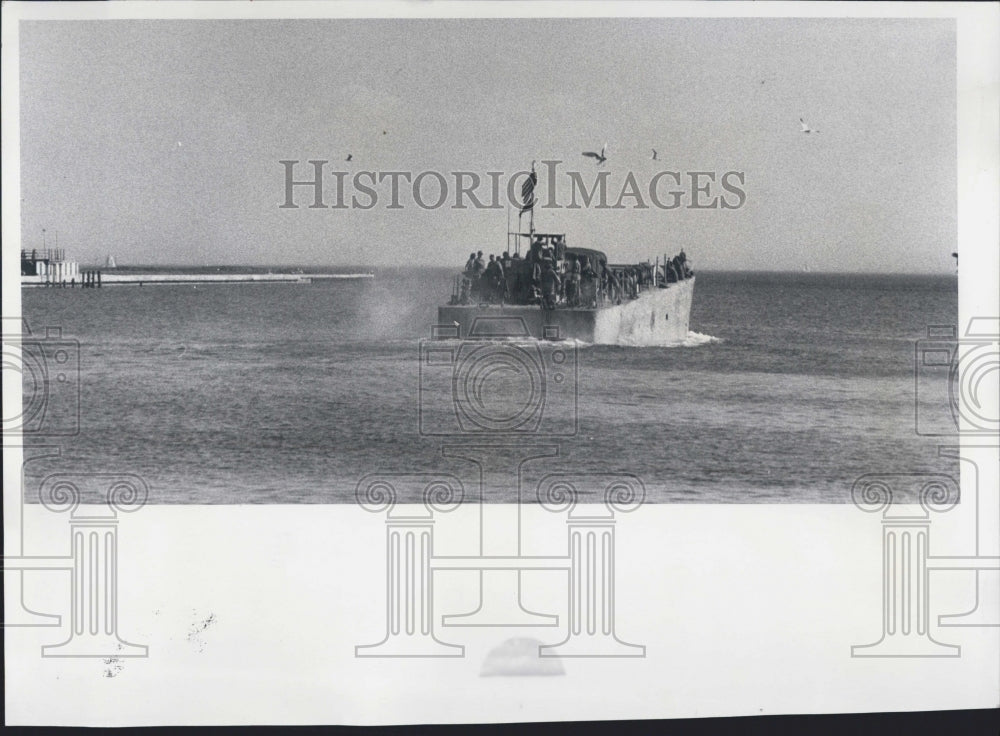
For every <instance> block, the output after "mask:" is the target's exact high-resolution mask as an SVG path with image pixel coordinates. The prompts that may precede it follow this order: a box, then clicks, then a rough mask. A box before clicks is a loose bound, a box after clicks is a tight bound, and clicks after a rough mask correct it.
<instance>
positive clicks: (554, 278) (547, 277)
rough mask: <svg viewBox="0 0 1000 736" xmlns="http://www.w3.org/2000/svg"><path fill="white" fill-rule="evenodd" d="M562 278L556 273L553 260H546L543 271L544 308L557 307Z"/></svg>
mask: <svg viewBox="0 0 1000 736" xmlns="http://www.w3.org/2000/svg"><path fill="white" fill-rule="evenodd" d="M561 284H562V280H561V279H560V278H559V274H557V273H556V269H555V267H554V266H553V265H552V261H546V263H545V270H544V271H543V272H542V307H543V308H544V309H555V308H556V301H557V300H558V299H559V287H560V286H561Z"/></svg>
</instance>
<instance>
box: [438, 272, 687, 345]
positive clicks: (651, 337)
mask: <svg viewBox="0 0 1000 736" xmlns="http://www.w3.org/2000/svg"><path fill="white" fill-rule="evenodd" d="M694 281H695V279H694V277H691V278H689V279H685V280H684V281H680V282H677V283H673V284H669V285H668V286H667V287H666V288H656V289H646V290H645V291H643V292H642V293H641V295H640V296H639V298H638V299H626V300H624V301H622V303H621V304H615V305H606V306H603V307H598V308H597V309H542V308H541V307H539V306H537V305H531V306H520V305H503V306H501V305H498V304H479V305H476V304H472V305H448V306H441V307H438V324H439V325H442V326H455V327H456V328H457V332H458V334H454V332H450V331H449V333H448V334H449V336H451V337H460V338H466V337H487V336H490V335H489V334H484V333H483V325H484V324H486V323H489V322H490V321H491V320H492V319H493V318H497V317H504V318H510V317H517V318H520V322H521V323H522V324H523V325H524V328H525V329H526V331H527V333H528V334H529V335H530V336H531V337H535V338H538V339H561V340H565V339H575V340H580V341H581V342H586V343H592V344H595V345H676V344H678V343H680V342H682V341H683V340H684V339H685V338H686V337H687V334H688V330H689V328H690V322H691V300H692V297H693V295H694ZM481 318H490V319H485V320H484V319H481ZM477 320H478V321H477ZM474 325H478V326H477V327H476V330H475V331H474V330H473V326H474ZM495 336H496V337H504V336H511V335H509V334H500V333H498V334H496V335H495Z"/></svg>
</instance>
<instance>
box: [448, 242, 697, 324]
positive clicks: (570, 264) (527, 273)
mask: <svg viewBox="0 0 1000 736" xmlns="http://www.w3.org/2000/svg"><path fill="white" fill-rule="evenodd" d="M549 243H550V244H549V245H546V242H545V241H543V240H542V239H540V238H539V239H535V240H534V241H533V242H532V244H531V249H530V250H529V251H528V253H527V255H526V257H524V258H521V256H520V254H519V253H515V254H514V255H513V256H511V255H510V253H509V252H508V251H504V253H503V255H502V256H499V257H497V256H494V255H493V254H490V256H489V260H488V261H487V260H485V259H484V258H483V252H482V251H478V252H476V253H470V254H469V260H468V261H466V263H465V270H464V272H463V273H462V276H461V286H460V287H458V288H457V289H456V292H455V293H454V295H453V299H452V301H453V303H458V304H474V303H479V304H483V303H486V304H538V305H540V306H541V307H542V308H543V309H555V308H557V307H564V308H590V309H593V308H596V307H598V306H602V305H603V304H604V303H605V301H606V300H610V302H611V303H612V304H621V303H622V301H623V300H624V299H638V298H639V294H640V291H641V290H642V289H644V288H647V287H655V286H661V287H666V285H667V283H672V282H676V281H680V280H682V279H685V278H688V277H690V276H691V275H693V273H692V271H691V268H690V266H689V264H688V263H687V258H686V256H685V255H684V251H681V252H680V253H679V254H678V255H677V256H675V257H674V258H673V259H671V260H668V261H667V262H666V263H665V264H664V265H662V266H658V267H654V266H653V265H652V264H648V263H646V264H638V265H635V266H612V267H609V266H608V264H607V262H606V261H605V259H604V258H603V257H600V256H599V255H588V254H584V253H572V252H566V247H565V242H563V241H562V240H561V236H560V239H557V240H555V241H549Z"/></svg>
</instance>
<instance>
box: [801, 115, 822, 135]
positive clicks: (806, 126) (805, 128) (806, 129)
mask: <svg viewBox="0 0 1000 736" xmlns="http://www.w3.org/2000/svg"><path fill="white" fill-rule="evenodd" d="M799 125H801V126H802V132H803V133H819V131H818V130H816V129H815V128H810V127H809V123H807V122H806V121H805V120H803V119H802V118H799Z"/></svg>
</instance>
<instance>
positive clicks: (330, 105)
mask: <svg viewBox="0 0 1000 736" xmlns="http://www.w3.org/2000/svg"><path fill="white" fill-rule="evenodd" d="M20 43H21V73H20V84H21V89H20V97H21V154H22V172H21V175H22V180H21V181H22V192H21V196H22V198H23V201H22V210H21V212H22V237H23V245H24V246H26V247H28V248H31V247H40V246H41V244H42V232H41V231H42V228H46V230H47V231H48V232H47V235H46V237H47V238H48V239H49V243H48V244H49V245H50V246H51V245H52V240H53V239H54V237H55V236H54V232H55V231H58V239H59V245H60V246H61V247H64V248H66V249H67V251H68V255H69V256H70V257H75V258H76V259H78V260H80V261H82V262H87V261H98V260H103V259H104V257H105V256H106V255H107V254H109V253H110V254H113V255H114V256H115V257H116V259H117V260H118V262H119V263H121V264H126V263H127V264H137V263H158V264H168V263H177V264H230V263H231V264H303V265H307V264H308V265H320V264H333V265H348V264H374V265H388V264H394V263H413V264H430V265H448V264H452V265H459V266H460V265H461V264H463V263H464V261H465V258H466V257H467V255H468V253H469V251H470V250H479V249H482V250H483V251H485V252H487V253H488V252H500V251H502V250H503V249H504V245H505V238H504V232H505V230H506V228H507V219H506V218H507V214H506V212H505V210H484V211H473V210H461V211H458V210H453V209H449V208H442V209H437V210H433V211H425V210H422V209H420V208H418V207H417V206H415V204H414V203H413V202H412V197H411V196H410V195H408V194H406V193H405V191H404V194H403V195H402V196H401V201H402V203H403V204H404V208H403V209H401V210H387V209H386V208H385V204H388V196H387V195H388V183H386V184H384V185H383V186H381V187H378V190H379V193H380V195H382V196H383V200H380V202H379V204H378V205H377V206H376V207H375V208H374V209H371V210H367V211H363V210H352V209H347V210H338V209H308V208H307V207H305V206H303V207H302V208H301V209H281V208H279V205H280V204H281V203H282V202H283V201H284V193H285V191H284V167H283V166H282V165H281V164H279V161H280V160H282V159H294V160H300V161H302V162H303V163H302V165H301V166H300V167H299V168H298V170H297V173H299V174H301V175H302V176H301V177H300V178H305V177H306V176H307V175H309V174H310V172H311V170H310V169H309V168H308V165H307V164H305V161H306V160H308V159H327V160H329V161H330V164H328V165H327V167H328V170H332V169H340V170H344V171H349V172H352V173H353V172H356V171H361V170H372V171H399V170H408V171H413V172H415V173H417V172H420V171H425V170H437V171H441V172H446V173H447V172H452V171H458V170H466V171H473V172H479V173H480V174H481V175H482V176H484V177H485V175H486V172H487V171H503V172H507V173H508V174H510V173H514V172H516V171H518V170H521V169H523V168H525V167H527V166H529V165H530V163H531V161H532V160H533V159H538V160H542V159H560V160H562V161H563V162H564V163H563V164H562V165H561V167H560V170H561V171H562V170H566V171H568V170H576V171H580V172H583V175H584V178H585V181H588V182H589V181H592V179H591V177H592V176H593V175H594V173H595V172H596V171H597V169H596V167H595V163H594V161H593V160H591V159H587V158H583V157H582V156H581V155H580V153H581V152H582V151H586V150H600V147H601V146H602V145H603V144H604V143H605V142H607V144H608V153H607V155H608V161H607V163H606V164H605V165H604V167H603V168H606V169H607V170H608V171H609V175H608V176H609V192H610V197H611V199H612V200H614V199H617V194H618V190H619V189H620V188H621V186H622V184H623V183H624V180H625V176H626V174H627V173H628V172H629V171H632V172H633V173H634V174H635V176H636V178H637V180H638V181H639V182H640V183H641V184H643V185H644V184H645V182H648V181H649V178H650V177H652V176H653V175H654V174H655V173H656V172H657V171H661V170H665V169H669V170H675V171H681V172H685V171H691V170H701V171H715V172H719V173H720V174H721V173H723V172H726V171H730V170H737V171H742V172H745V187H744V188H745V191H746V202H745V204H744V206H743V207H741V208H739V209H735V210H724V209H706V210H691V209H686V208H680V209H675V210H662V209H658V208H656V207H650V208H649V209H646V210H637V209H634V208H632V206H631V205H632V204H633V200H626V202H625V203H626V205H627V208H626V209H623V210H609V209H600V210H598V209H576V210H571V209H561V210H548V211H541V212H539V213H538V214H537V217H536V225H537V227H538V228H539V229H541V230H547V231H556V232H566V233H567V234H568V238H569V241H570V243H571V244H573V245H580V246H590V247H598V248H603V249H605V250H607V251H608V252H609V253H610V254H612V259H613V260H615V261H620V260H626V259H640V258H641V259H644V258H645V257H647V256H648V257H650V258H652V257H653V256H654V255H656V254H659V253H663V252H670V253H674V252H676V251H677V250H680V249H681V248H684V249H685V251H686V252H687V254H688V256H689V257H690V258H691V259H692V260H693V261H694V264H695V266H696V268H698V267H701V268H713V269H732V270H740V269H774V270H800V269H804V268H809V269H811V270H813V271H883V272H932V273H952V272H953V271H954V264H953V261H952V259H951V256H950V254H951V252H952V251H953V250H954V249H955V238H956V177H955V169H956V129H955V119H956V89H955V56H956V48H955V32H954V23H953V22H952V21H949V20H946V21H938V20H850V19H848V20H827V19H819V20H804V19H803V20H786V19H778V20H769V19H759V20H708V19H622V20H614V19H611V20H608V19H596V20H589V19H588V20H584V19H580V20H572V19H561V20H473V21H470V20H361V21H343V20H309V21H251V20H243V21H199V20H192V21H130V20H115V21H88V22H25V23H23V24H22V31H21V37H20ZM800 117H804V118H805V119H806V121H807V122H808V123H809V124H810V125H811V126H813V127H814V128H815V129H817V130H818V131H819V132H818V133H813V134H804V133H802V132H801V130H800V125H799V118H800ZM383 131H385V132H384V133H383ZM653 148H655V149H657V151H658V153H659V158H660V160H658V161H653V160H652V154H651V149H653ZM348 153H350V154H351V155H352V157H353V160H352V161H351V162H350V163H347V162H345V161H344V159H345V157H346V156H347V154H348ZM669 183H670V182H669V181H668V182H666V183H664V185H663V186H664V187H665V188H666V186H667V184H669ZM564 185H566V186H565V190H563V189H562V187H563V186H564ZM328 187H329V190H328V193H327V196H326V197H325V198H326V199H327V200H328V201H327V204H333V201H334V199H335V197H334V196H333V194H332V193H331V190H333V188H334V187H333V180H332V179H330V180H328ZM560 187H561V189H560V192H563V191H565V194H564V195H563V194H560V196H561V198H564V199H566V200H568V192H569V189H568V179H565V180H564V181H562V182H561V183H560ZM433 189H434V188H433V187H431V186H430V185H428V190H427V191H429V192H432V193H433ZM483 191H484V193H485V189H484V190H483ZM351 193H354V190H351V191H350V192H349V193H348V195H350V194H351ZM712 193H713V194H716V193H719V194H725V192H724V191H722V190H719V189H713V192H712ZM486 196H488V195H486ZM428 198H429V199H433V198H434V197H433V196H430V197H428ZM666 199H668V198H666ZM688 199H689V198H688ZM730 200H732V197H731V196H730ZM296 201H298V202H299V203H300V204H302V205H307V204H309V203H311V197H310V196H309V193H308V192H299V193H297V195H296Z"/></svg>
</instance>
